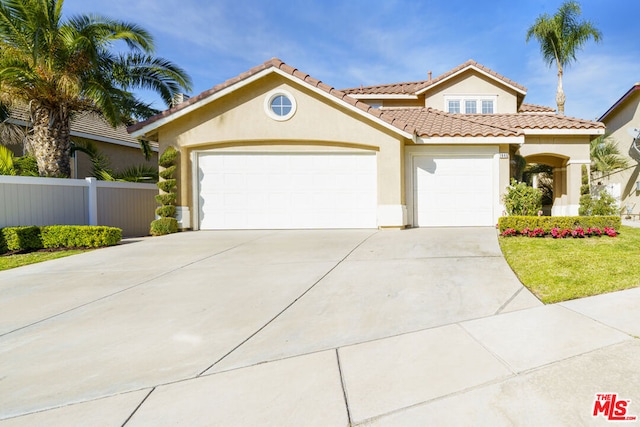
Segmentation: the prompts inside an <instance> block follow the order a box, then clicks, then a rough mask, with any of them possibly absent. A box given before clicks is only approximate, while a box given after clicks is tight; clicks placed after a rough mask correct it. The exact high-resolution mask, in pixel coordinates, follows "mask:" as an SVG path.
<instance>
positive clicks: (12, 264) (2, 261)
mask: <svg viewBox="0 0 640 427" xmlns="http://www.w3.org/2000/svg"><path fill="white" fill-rule="evenodd" d="M82 252H86V250H83V249H72V250H68V251H55V252H29V253H26V254H13V255H3V256H0V271H2V270H8V269H10V268H16V267H21V266H23V265H28V264H35V263H37V262H42V261H48V260H50V259H56V258H63V257H66V256H69V255H75V254H79V253H82Z"/></svg>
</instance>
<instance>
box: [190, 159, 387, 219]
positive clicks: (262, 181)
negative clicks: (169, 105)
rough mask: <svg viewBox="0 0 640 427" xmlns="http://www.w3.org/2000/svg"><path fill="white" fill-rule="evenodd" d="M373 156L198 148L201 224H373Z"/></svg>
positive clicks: (375, 174)
mask: <svg viewBox="0 0 640 427" xmlns="http://www.w3.org/2000/svg"><path fill="white" fill-rule="evenodd" d="M376 171H377V167H376V155H375V153H371V154H353V153H345V154H336V153H327V154H324V153H322V154H320V153H300V154H297V153H295V154H294V153H287V154H283V153H278V154H269V153H215V154H214V153H200V154H199V155H198V184H199V190H198V195H199V201H198V207H199V213H198V214H199V225H200V229H203V230H206V229H210V230H213V229H287V228H292V229H296V228H376V227H377V219H376V218H377V216H376V212H377V199H378V197H377V178H376V177H377V173H376Z"/></svg>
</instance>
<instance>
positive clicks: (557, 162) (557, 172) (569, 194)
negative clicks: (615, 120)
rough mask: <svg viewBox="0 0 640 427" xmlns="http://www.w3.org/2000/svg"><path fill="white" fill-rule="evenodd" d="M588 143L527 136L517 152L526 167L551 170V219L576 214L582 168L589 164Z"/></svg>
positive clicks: (586, 139)
mask: <svg viewBox="0 0 640 427" xmlns="http://www.w3.org/2000/svg"><path fill="white" fill-rule="evenodd" d="M589 141H590V136H589V135H584V136H570V137H568V136H554V135H530V136H526V137H525V144H524V145H523V146H522V147H520V150H519V151H518V154H520V155H521V156H523V157H524V158H525V159H526V160H527V162H528V163H541V164H546V165H549V166H552V167H553V180H554V188H553V193H554V194H553V198H554V202H553V208H552V214H553V215H577V214H578V209H579V205H580V185H581V183H582V165H586V166H587V167H588V165H589V164H590V163H591V161H590V155H589Z"/></svg>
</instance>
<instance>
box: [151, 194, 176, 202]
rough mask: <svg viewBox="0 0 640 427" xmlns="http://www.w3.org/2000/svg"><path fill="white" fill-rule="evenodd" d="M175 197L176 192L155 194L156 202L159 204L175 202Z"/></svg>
mask: <svg viewBox="0 0 640 427" xmlns="http://www.w3.org/2000/svg"><path fill="white" fill-rule="evenodd" d="M177 197H178V195H177V194H176V193H165V194H157V195H156V202H158V204H160V205H172V204H174V203H175V202H176V199H177Z"/></svg>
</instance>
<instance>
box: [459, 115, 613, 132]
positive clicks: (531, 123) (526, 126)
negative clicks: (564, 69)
mask: <svg viewBox="0 0 640 427" xmlns="http://www.w3.org/2000/svg"><path fill="white" fill-rule="evenodd" d="M462 116H463V117H468V118H469V119H470V120H474V121H477V122H479V123H484V124H488V125H491V126H504V127H508V128H510V129H518V130H533V129H536V130H542V129H544V130H553V129H558V130H599V129H604V128H605V126H604V124H603V123H600V122H593V121H591V120H583V119H577V118H575V117H567V116H559V115H557V114H474V115H464V114H463V115H462Z"/></svg>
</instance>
